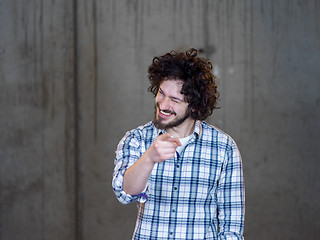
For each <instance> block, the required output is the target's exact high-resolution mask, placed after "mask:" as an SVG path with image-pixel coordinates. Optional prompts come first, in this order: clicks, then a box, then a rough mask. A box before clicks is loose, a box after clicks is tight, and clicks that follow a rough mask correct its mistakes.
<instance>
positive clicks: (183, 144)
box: [176, 134, 192, 154]
mask: <svg viewBox="0 0 320 240" xmlns="http://www.w3.org/2000/svg"><path fill="white" fill-rule="evenodd" d="M191 137H192V134H191V135H189V136H187V137H184V138H179V140H180V143H181V146H179V147H177V149H176V150H177V152H178V153H179V154H180V153H181V152H182V149H184V147H185V146H186V145H187V144H188V142H189V139H190V138H191Z"/></svg>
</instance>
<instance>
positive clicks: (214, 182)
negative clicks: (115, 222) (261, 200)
mask: <svg viewBox="0 0 320 240" xmlns="http://www.w3.org/2000/svg"><path fill="white" fill-rule="evenodd" d="M161 132H164V131H163V130H159V129H157V128H156V127H155V126H154V125H153V123H152V122H149V123H147V124H146V125H144V126H140V127H138V128H137V129H134V130H132V131H130V132H127V133H126V135H125V136H124V137H123V139H122V140H121V141H120V143H119V145H118V148H117V151H116V159H115V169H114V173H113V181H112V186H113V190H114V193H115V195H116V197H117V198H118V200H119V201H120V202H121V203H123V204H128V203H131V202H133V201H135V200H137V201H138V203H139V212H138V217H137V222H136V227H135V230H134V235H133V238H132V239H139V240H142V239H152V240H154V239H183V240H186V239H192V240H195V239H221V240H222V239H243V225H244V181H243V172H242V162H241V156H240V153H239V150H238V148H237V146H236V144H235V142H234V141H233V139H232V138H231V137H229V136H228V135H227V134H225V133H223V132H222V131H221V130H219V129H217V128H216V127H213V126H210V125H208V124H207V123H205V122H202V121H197V122H196V125H195V129H194V133H193V136H192V138H191V139H190V140H189V142H188V144H187V145H186V146H185V148H184V149H183V150H182V152H181V154H180V155H179V154H178V153H177V152H176V154H175V157H174V158H172V159H168V160H166V161H164V162H162V163H157V164H155V166H154V168H153V170H152V172H151V175H150V177H149V180H148V183H147V185H146V187H145V189H144V191H143V192H142V193H141V194H139V195H137V196H131V195H129V194H127V193H125V192H124V191H123V189H122V183H123V175H124V172H125V171H126V170H127V169H128V168H129V167H130V166H132V164H134V163H135V161H137V160H138V159H139V158H140V157H141V155H142V154H143V153H144V152H145V151H146V150H147V149H148V148H149V147H150V146H151V144H152V142H153V141H154V140H155V138H156V137H157V136H158V135H159V134H160V133H161Z"/></svg>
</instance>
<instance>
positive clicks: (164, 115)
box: [159, 109, 175, 118]
mask: <svg viewBox="0 0 320 240" xmlns="http://www.w3.org/2000/svg"><path fill="white" fill-rule="evenodd" d="M173 115H175V112H173V111H169V110H160V109H159V116H160V117H162V118H167V117H170V116H173Z"/></svg>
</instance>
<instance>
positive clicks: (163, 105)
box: [158, 97, 170, 110]
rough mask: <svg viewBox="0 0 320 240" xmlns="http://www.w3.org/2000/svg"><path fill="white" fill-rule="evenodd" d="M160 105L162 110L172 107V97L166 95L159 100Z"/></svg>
mask: <svg viewBox="0 0 320 240" xmlns="http://www.w3.org/2000/svg"><path fill="white" fill-rule="evenodd" d="M158 106H159V108H160V109H161V110H169V109H170V99H168V98H166V97H164V98H162V99H160V100H159V101H158Z"/></svg>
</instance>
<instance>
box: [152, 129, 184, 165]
mask: <svg viewBox="0 0 320 240" xmlns="http://www.w3.org/2000/svg"><path fill="white" fill-rule="evenodd" d="M178 146H181V143H180V141H179V138H177V137H172V136H171V135H170V134H169V133H165V134H162V135H160V136H158V137H157V138H156V139H155V140H154V142H153V143H152V145H151V146H150V148H149V149H148V150H147V152H148V155H149V157H150V159H151V160H152V161H153V162H154V163H159V162H163V161H165V160H167V159H170V158H173V157H174V155H175V152H176V148H177V147H178Z"/></svg>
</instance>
